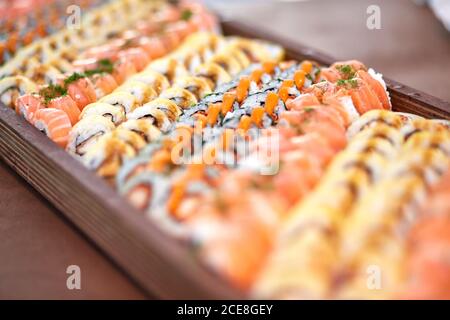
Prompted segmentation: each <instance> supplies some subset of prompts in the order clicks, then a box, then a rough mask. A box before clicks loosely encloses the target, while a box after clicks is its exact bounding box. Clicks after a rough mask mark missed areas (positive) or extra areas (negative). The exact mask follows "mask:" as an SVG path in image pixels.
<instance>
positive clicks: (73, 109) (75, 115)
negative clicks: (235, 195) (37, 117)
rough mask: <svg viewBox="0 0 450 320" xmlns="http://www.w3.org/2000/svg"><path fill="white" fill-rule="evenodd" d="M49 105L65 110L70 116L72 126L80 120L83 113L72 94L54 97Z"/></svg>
mask: <svg viewBox="0 0 450 320" xmlns="http://www.w3.org/2000/svg"><path fill="white" fill-rule="evenodd" d="M48 107H49V108H54V109H59V110H61V111H64V112H65V113H66V114H67V115H68V116H69V119H70V124H71V125H72V126H74V125H75V124H76V123H77V122H78V120H79V117H80V113H81V112H80V109H79V108H78V106H77V104H76V103H75V101H73V99H72V98H71V97H70V96H67V95H65V96H61V97H58V98H54V99H52V100H51V101H50V102H49V103H48Z"/></svg>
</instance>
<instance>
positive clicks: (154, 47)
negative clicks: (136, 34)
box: [138, 37, 167, 59]
mask: <svg viewBox="0 0 450 320" xmlns="http://www.w3.org/2000/svg"><path fill="white" fill-rule="evenodd" d="M138 44H139V47H140V48H142V49H144V50H145V52H147V54H148V56H149V57H150V59H157V58H161V57H162V56H164V55H165V54H166V53H167V49H166V47H165V46H164V43H163V42H162V41H161V40H160V39H159V38H158V37H142V38H141V39H139V42H138Z"/></svg>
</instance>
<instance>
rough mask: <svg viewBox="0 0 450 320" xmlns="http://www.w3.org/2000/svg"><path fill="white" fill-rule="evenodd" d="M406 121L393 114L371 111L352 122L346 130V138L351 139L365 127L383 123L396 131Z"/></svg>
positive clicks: (383, 111) (384, 111)
mask: <svg viewBox="0 0 450 320" xmlns="http://www.w3.org/2000/svg"><path fill="white" fill-rule="evenodd" d="M406 121H407V120H406V119H405V118H404V117H401V116H400V115H397V114H396V113H395V112H391V111H386V110H372V111H369V112H367V113H365V114H364V115H363V116H361V118H359V119H358V120H357V121H355V122H353V123H352V125H351V126H350V127H349V128H348V130H347V136H348V137H349V138H352V137H353V136H354V135H355V134H356V133H358V132H359V131H361V130H362V129H364V128H366V127H370V126H372V125H374V124H376V123H379V122H381V123H385V124H387V125H388V126H391V127H393V128H396V129H400V128H401V127H402V126H403V125H404V124H405V123H406Z"/></svg>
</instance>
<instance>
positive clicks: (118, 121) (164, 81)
mask: <svg viewBox="0 0 450 320" xmlns="http://www.w3.org/2000/svg"><path fill="white" fill-rule="evenodd" d="M267 46H270V45H269V44H266V43H263V42H260V41H249V40H247V39H241V38H223V37H219V36H216V35H213V34H203V33H201V34H195V35H193V36H192V37H190V38H189V39H188V40H187V41H186V42H185V44H184V45H183V46H182V47H180V49H179V50H177V51H175V52H174V53H173V54H172V55H170V57H166V58H163V59H159V60H156V61H154V62H152V63H150V65H149V66H148V67H147V68H146V69H145V70H144V71H143V72H141V73H139V74H137V75H135V76H133V77H131V78H130V80H129V81H127V82H126V83H125V84H124V85H123V86H122V87H121V88H118V90H116V91H114V92H113V93H112V94H109V95H107V96H105V97H103V98H102V99H100V102H98V103H93V104H90V105H88V106H87V107H86V108H85V109H84V110H83V112H82V114H81V116H80V119H81V120H80V121H79V122H78V123H77V124H76V125H75V126H74V128H73V129H72V130H71V132H70V134H69V141H68V145H67V148H66V149H67V150H68V151H69V152H71V153H72V154H74V155H77V156H78V157H80V158H81V160H82V161H83V163H84V164H85V165H86V166H88V167H89V168H90V169H92V170H95V171H97V172H98V173H100V172H103V170H102V168H103V167H105V166H106V167H109V168H110V169H109V170H108V171H107V173H102V174H100V175H101V176H103V177H104V178H106V179H108V180H110V181H112V182H113V181H114V178H115V174H116V173H117V170H118V169H119V167H120V163H122V161H123V160H125V159H129V158H131V157H132V156H133V154H134V152H131V151H127V149H126V148H121V147H120V144H119V143H117V142H114V141H116V138H117V135H116V131H117V132H121V133H122V136H124V134H125V133H124V129H127V130H128V131H133V132H135V133H139V134H140V135H141V137H139V138H140V139H142V143H140V144H139V145H140V146H143V145H145V144H146V143H149V142H151V141H153V140H155V138H156V137H158V136H159V135H157V134H156V133H157V132H158V133H159V132H162V133H165V132H168V131H170V130H171V128H172V127H173V124H174V123H175V122H176V121H177V120H178V118H179V117H180V116H182V115H183V114H185V113H187V112H189V111H190V110H191V107H192V106H194V105H196V104H197V102H198V101H200V100H202V99H203V98H204V97H205V96H206V95H208V94H210V93H211V92H212V89H214V88H216V87H218V86H220V85H221V84H223V83H226V81H227V80H230V79H231V77H232V76H235V75H237V73H238V72H239V71H240V70H244V69H245V68H246V67H248V66H249V65H250V63H251V60H250V59H254V61H261V60H264V59H267V58H277V56H281V54H282V51H281V49H280V48H277V49H278V50H274V49H276V48H274V47H271V49H273V52H271V51H270V50H269V49H268V48H267ZM245 49H246V50H247V51H246V50H245ZM245 52H247V54H246V53H245ZM249 53H252V56H250V55H249ZM105 118H106V119H105ZM116 126H118V127H117V129H115V127H116ZM110 131H112V132H111V133H108V132H110ZM107 133H108V134H107ZM135 133H131V132H128V133H127V136H130V135H135ZM103 135H104V136H103ZM135 140H136V139H135ZM137 140H139V139H137ZM113 142H114V143H113ZM113 145H116V147H114V146H113ZM133 146H134V148H135V149H136V148H137V149H140V147H137V146H136V143H135V144H134V145H133ZM105 151H107V152H105ZM119 159H120V160H119ZM106 160H108V161H106ZM112 162H113V163H116V165H115V167H116V168H117V169H116V170H112V168H111V163H112Z"/></svg>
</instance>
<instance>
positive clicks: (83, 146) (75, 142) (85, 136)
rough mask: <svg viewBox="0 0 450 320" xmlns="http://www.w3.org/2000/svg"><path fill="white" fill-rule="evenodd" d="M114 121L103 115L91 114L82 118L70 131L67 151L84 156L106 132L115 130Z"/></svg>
mask: <svg viewBox="0 0 450 320" xmlns="http://www.w3.org/2000/svg"><path fill="white" fill-rule="evenodd" d="M115 128H116V126H115V125H114V123H113V122H112V121H111V120H110V119H108V118H106V117H103V116H100V115H91V116H89V117H85V118H83V119H81V120H80V121H79V122H78V123H77V124H76V125H75V126H74V127H73V128H72V130H71V131H70V134H69V139H68V143H67V147H66V150H67V152H69V153H71V154H73V155H78V156H83V155H84V154H85V153H86V151H87V149H88V148H89V147H90V146H92V145H94V144H95V143H96V142H97V140H98V139H99V138H100V137H101V136H103V135H104V134H106V133H108V132H111V131H112V130H114V129H115Z"/></svg>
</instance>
